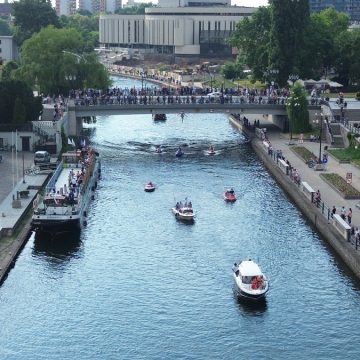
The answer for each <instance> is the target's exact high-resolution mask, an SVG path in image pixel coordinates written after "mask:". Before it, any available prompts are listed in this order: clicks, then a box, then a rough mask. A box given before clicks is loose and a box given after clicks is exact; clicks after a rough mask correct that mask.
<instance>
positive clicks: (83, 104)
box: [68, 96, 321, 135]
mask: <svg viewBox="0 0 360 360" xmlns="http://www.w3.org/2000/svg"><path fill="white" fill-rule="evenodd" d="M285 101H286V99H285V98H279V99H277V100H276V101H274V99H271V98H263V97H262V98H259V97H256V98H253V99H251V101H250V100H249V98H244V97H240V96H233V97H231V99H226V100H225V99H219V98H217V99H207V98H206V97H203V96H193V97H191V98H189V97H186V96H181V97H180V96H179V97H176V100H175V98H171V97H156V98H149V97H148V98H146V97H138V98H133V99H128V98H127V99H120V98H113V99H106V100H104V99H95V100H94V99H77V100H70V101H69V102H68V132H69V135H79V134H80V132H81V128H82V118H83V117H88V116H104V115H122V114H124V115H131V114H152V115H154V114H179V113H195V114H196V113H197V114H203V113H228V114H244V115H247V114H268V115H272V119H273V122H274V124H275V125H277V126H278V127H279V128H280V129H282V130H285V129H286V128H287V126H288V119H287V113H286V105H285ZM320 109H321V106H320V103H318V104H317V105H309V106H308V110H309V112H316V111H320Z"/></svg>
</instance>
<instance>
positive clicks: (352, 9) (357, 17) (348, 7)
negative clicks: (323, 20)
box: [309, 0, 360, 22]
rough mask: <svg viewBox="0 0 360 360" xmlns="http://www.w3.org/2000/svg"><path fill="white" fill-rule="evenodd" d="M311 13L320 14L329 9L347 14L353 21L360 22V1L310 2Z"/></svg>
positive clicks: (327, 0) (317, 0)
mask: <svg viewBox="0 0 360 360" xmlns="http://www.w3.org/2000/svg"><path fill="white" fill-rule="evenodd" d="M309 5H310V11H313V12H320V11H321V10H324V9H326V8H328V7H333V8H335V10H337V11H341V12H345V13H347V14H348V15H349V16H350V19H351V21H353V22H359V21H360V0H309Z"/></svg>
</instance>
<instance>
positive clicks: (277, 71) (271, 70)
mask: <svg viewBox="0 0 360 360" xmlns="http://www.w3.org/2000/svg"><path fill="white" fill-rule="evenodd" d="M269 73H270V74H271V78H272V79H274V80H272V81H271V85H272V86H274V85H275V83H274V81H275V79H276V78H277V75H279V70H278V69H270V70H269Z"/></svg>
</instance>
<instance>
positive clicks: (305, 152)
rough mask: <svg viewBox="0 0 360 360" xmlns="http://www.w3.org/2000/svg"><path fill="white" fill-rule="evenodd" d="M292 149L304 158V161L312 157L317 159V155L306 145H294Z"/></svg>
mask: <svg viewBox="0 0 360 360" xmlns="http://www.w3.org/2000/svg"><path fill="white" fill-rule="evenodd" d="M292 150H293V151H294V152H295V153H296V154H298V155H299V156H300V157H301V158H302V159H303V160H304V162H308V161H309V160H311V159H316V155H315V154H314V153H312V152H311V151H310V150H308V149H307V148H306V147H304V146H294V147H293V148H292Z"/></svg>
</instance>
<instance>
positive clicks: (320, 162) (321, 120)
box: [313, 113, 324, 170]
mask: <svg viewBox="0 0 360 360" xmlns="http://www.w3.org/2000/svg"><path fill="white" fill-rule="evenodd" d="M318 115H320V121H319V119H318ZM323 116H324V114H323V113H320V114H318V113H315V117H316V119H315V120H314V121H313V122H314V123H316V124H319V123H320V136H319V142H320V147H319V159H318V165H317V170H322V168H323V165H322V160H321V140H322V139H321V138H322V127H323Z"/></svg>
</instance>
